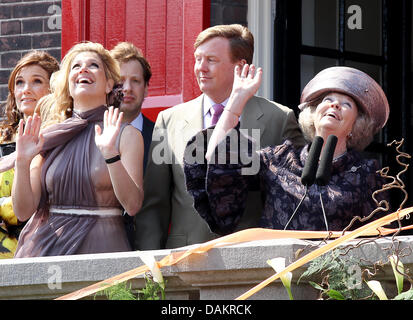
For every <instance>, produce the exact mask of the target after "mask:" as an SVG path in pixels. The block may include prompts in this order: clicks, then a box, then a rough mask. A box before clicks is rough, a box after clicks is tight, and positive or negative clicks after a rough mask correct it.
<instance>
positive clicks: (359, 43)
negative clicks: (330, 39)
mask: <svg viewBox="0 0 413 320" xmlns="http://www.w3.org/2000/svg"><path fill="white" fill-rule="evenodd" d="M345 8H346V9H345V10H346V15H345V16H346V21H345V40H344V41H345V42H344V43H345V50H346V51H354V52H358V53H365V54H374V55H378V56H381V52H382V37H381V36H382V0H351V1H346V6H345Z"/></svg>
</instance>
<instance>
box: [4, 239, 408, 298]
mask: <svg viewBox="0 0 413 320" xmlns="http://www.w3.org/2000/svg"><path fill="white" fill-rule="evenodd" d="M397 241H399V243H398V247H397V248H398V249H399V250H401V251H400V252H404V253H408V255H405V256H403V257H402V258H401V259H402V262H403V263H404V266H405V268H406V269H405V270H407V269H410V270H412V265H413V254H412V253H411V251H408V250H407V248H409V247H411V246H412V244H413V237H411V236H400V237H398V238H397ZM351 243H352V244H353V245H357V244H358V240H357V241H354V242H351ZM318 244H320V243H319V242H315V241H311V242H310V241H303V240H294V239H278V240H266V241H253V242H247V243H243V244H237V245H232V246H225V247H220V248H213V249H211V250H209V251H208V252H206V253H203V254H193V255H191V256H189V257H187V258H186V259H185V260H183V261H181V262H180V263H178V264H176V265H172V266H169V267H164V268H162V273H163V276H164V278H165V279H166V281H167V287H166V298H167V299H168V300H174V299H182V300H185V299H188V300H197V299H200V300H226V299H229V300H232V299H235V298H237V297H238V296H240V295H241V294H243V293H245V292H246V291H248V290H249V289H251V288H252V287H254V286H255V285H257V284H258V283H260V282H262V281H263V280H265V279H266V278H268V277H270V276H271V275H273V274H274V271H273V270H272V269H271V268H270V267H269V266H268V265H267V263H266V261H267V260H268V259H271V258H276V257H284V258H286V260H287V264H290V263H291V262H293V261H295V260H296V259H297V254H298V253H299V252H300V251H302V250H304V252H302V253H308V252H309V251H308V250H310V248H311V247H310V246H309V245H318ZM391 245H392V241H391V238H382V239H379V240H375V241H371V242H369V243H367V244H364V245H362V246H360V247H358V248H356V249H353V250H352V251H350V253H349V254H350V255H351V257H352V258H354V259H356V261H360V262H371V263H374V262H378V261H382V262H383V263H385V262H387V258H388V256H389V255H390V254H391V252H390V251H389V248H391ZM313 248H314V247H313ZM182 250H184V248H181V249H174V250H157V251H149V253H151V254H153V255H154V256H155V259H156V260H157V261H160V260H161V259H162V258H163V257H164V256H166V255H168V254H170V253H171V252H173V251H182ZM300 257H301V256H300ZM141 265H142V261H141V259H140V258H139V252H138V251H135V252H123V253H110V254H88V255H73V256H61V257H42V258H24V259H5V260H0V299H54V298H56V297H59V296H62V295H64V294H67V293H70V292H73V291H75V290H78V289H80V288H84V287H86V286H88V285H91V284H94V283H96V282H99V281H102V280H106V279H108V278H110V277H113V276H115V275H118V274H121V273H123V272H126V271H129V270H132V269H134V268H137V267H139V266H141ZM304 270H306V266H304V267H300V268H299V269H297V270H295V271H294V272H293V285H292V293H293V296H294V299H295V300H314V299H317V297H318V294H319V293H318V291H317V290H315V289H314V288H313V287H311V286H310V285H309V284H308V281H309V280H313V281H316V282H317V281H318V282H319V281H320V279H314V278H310V279H304V280H302V281H300V284H299V285H297V280H298V278H299V277H300V275H301V274H302V272H303V271H304ZM358 271H359V272H357V268H352V269H351V270H348V272H351V273H354V275H355V277H357V276H358V277H361V270H358ZM360 279H361V278H360ZM375 279H376V280H380V281H381V282H382V284H383V285H384V290H385V291H386V293H387V294H388V297H389V298H391V297H394V296H395V281H394V275H393V272H392V271H391V267H390V264H389V263H386V264H385V265H384V266H383V267H381V268H380V269H379V272H378V274H377V276H376V277H375ZM356 280H357V279H356ZM405 282H407V281H405ZM131 284H132V287H133V288H142V287H143V285H144V281H143V277H142V275H141V276H138V277H136V278H134V279H133V280H132V281H131ZM405 288H408V283H405ZM94 298H96V299H101V298H104V297H103V296H102V295H92V296H89V297H87V298H86V299H94ZM250 299H270V300H285V299H288V295H287V293H286V290H285V289H284V287H283V286H282V284H281V282H280V281H279V280H277V281H275V282H273V283H272V284H270V285H269V286H267V287H265V288H264V289H263V290H261V291H259V292H258V293H257V294H255V295H253V296H252V297H251V298H250Z"/></svg>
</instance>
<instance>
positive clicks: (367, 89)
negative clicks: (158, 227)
mask: <svg viewBox="0 0 413 320" xmlns="http://www.w3.org/2000/svg"><path fill="white" fill-rule="evenodd" d="M234 72H235V80H234V85H233V90H232V93H231V96H230V99H229V102H228V104H227V106H226V108H225V111H226V112H224V113H223V114H222V116H221V118H220V120H219V121H218V123H217V125H216V127H215V128H214V131H213V133H212V135H211V137H210V139H209V142H208V144H207V151H206V155H205V158H206V161H195V162H194V161H189V160H188V156H189V155H191V153H190V152H189V151H190V150H194V145H193V144H195V145H196V144H198V143H199V141H201V143H203V142H202V141H203V140H204V139H198V138H199V136H200V135H201V136H204V137H207V133H206V130H204V132H201V133H199V134H198V135H197V136H195V137H194V138H193V139H192V140H191V141H190V142H189V143H188V146H187V150H188V153H186V159H185V175H186V181H187V189H188V192H189V193H190V194H191V195H192V196H193V198H194V206H195V208H196V209H197V211H198V213H199V214H200V215H201V216H202V217H203V219H204V220H205V221H206V222H207V223H208V225H209V227H210V228H211V230H212V231H213V232H216V233H218V234H228V233H231V232H233V231H234V230H235V228H236V227H237V224H238V222H239V220H240V218H241V216H242V214H243V211H244V209H245V203H246V199H247V196H248V191H249V190H254V189H260V190H261V192H262V195H263V197H262V198H263V207H264V209H263V212H262V216H261V220H260V227H263V228H272V229H284V228H286V227H287V229H294V230H325V229H326V227H327V229H328V230H331V231H340V230H343V229H344V228H345V227H346V226H348V224H349V223H350V221H351V220H352V219H353V217H354V216H361V217H363V216H367V215H369V214H370V213H371V212H372V211H373V210H374V209H375V208H376V205H375V202H374V201H373V199H372V193H373V192H374V191H375V190H378V189H380V188H381V186H382V184H383V181H382V178H381V177H380V176H379V174H378V173H377V172H376V171H377V170H378V163H377V161H376V160H369V159H364V158H362V157H361V155H360V151H362V150H363V149H364V148H365V147H366V146H367V145H368V144H369V143H370V142H371V141H372V139H373V137H374V135H375V134H376V133H377V132H378V131H379V130H380V129H381V128H382V127H383V126H384V125H385V124H386V121H387V119H388V116H389V105H388V102H387V98H386V96H385V94H384V92H383V90H382V89H381V87H380V86H379V85H378V84H377V83H376V82H375V81H374V80H373V79H372V78H371V77H369V76H368V75H367V74H365V73H364V72H361V71H359V70H357V69H354V68H349V67H332V68H328V69H325V70H323V71H321V72H320V73H319V74H317V75H316V76H315V77H314V78H313V79H312V80H311V81H310V82H309V83H308V84H307V86H306V87H305V88H304V90H303V93H302V96H301V104H300V106H299V108H300V109H301V110H302V111H301V113H300V115H299V120H298V121H299V123H300V126H301V128H302V131H303V133H304V136H305V138H306V140H307V141H308V144H307V145H305V146H304V147H303V146H294V145H293V144H292V143H291V142H290V141H288V140H287V141H285V142H284V143H283V144H281V145H279V146H271V147H267V148H264V149H261V150H259V151H257V152H256V156H257V158H259V161H260V162H259V164H260V165H259V170H258V172H257V174H253V175H250V174H245V171H244V173H243V170H242V169H245V167H246V166H248V165H244V164H243V163H241V161H238V163H229V164H228V163H222V162H220V160H219V159H218V161H216V160H217V154H219V150H223V149H222V148H220V145H222V144H226V147H227V149H226V150H227V153H226V156H225V157H224V158H225V159H230V158H231V152H232V153H233V150H231V143H230V142H231V139H228V138H227V139H226V137H228V136H229V135H230V134H229V133H230V132H233V130H236V131H237V132H238V134H239V135H242V133H241V132H239V126H238V122H239V115H240V114H241V112H242V110H243V108H244V107H245V101H247V100H248V99H249V97H251V96H252V95H254V94H255V93H256V91H257V90H258V88H259V85H260V82H261V76H262V70H261V69H260V68H258V69H256V68H255V67H254V66H253V65H251V66H248V65H244V67H243V68H242V70H241V68H238V67H237V68H236V69H235V71H234ZM330 135H334V136H336V137H337V144H336V147H335V150H334V154H333V156H332V158H333V159H332V164H331V179H330V180H329V182H328V183H327V185H318V184H312V185H309V186H304V185H303V184H302V181H301V177H302V173H303V169H304V167H305V164H306V162H307V161H308V158H309V151H310V150H311V149H310V148H311V141H313V138H314V137H315V136H319V137H322V138H323V141H324V143H325V141H326V140H327V139H328V137H329V136H330ZM197 137H198V138H197ZM198 146H199V145H198ZM202 146H204V144H202ZM324 147H325V145H324V146H323V149H324ZM249 148H250V149H251V146H250V147H249ZM323 151H324V150H322V151H321V154H323ZM239 152H243V151H242V148H240V151H239ZM247 152H248V151H247ZM249 152H250V153H251V151H249ZM238 156H239V157H238V159H240V158H242V155H240V154H238ZM221 160H222V158H221ZM249 165H250V164H249ZM298 206H299V209H298V212H297V213H296V214H295V210H296V208H297V207H298ZM293 213H294V214H293ZM250 227H254V226H250Z"/></svg>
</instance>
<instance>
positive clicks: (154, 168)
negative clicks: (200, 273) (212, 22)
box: [135, 25, 304, 250]
mask: <svg viewBox="0 0 413 320" xmlns="http://www.w3.org/2000/svg"><path fill="white" fill-rule="evenodd" d="M253 53H254V37H253V35H252V34H251V32H250V31H249V30H248V29H247V28H245V27H243V26H241V25H221V26H214V27H211V28H208V29H206V30H204V31H202V32H201V33H200V34H199V35H198V37H197V40H196V42H195V65H194V73H195V76H196V78H197V81H198V85H199V88H200V89H201V91H202V95H200V96H199V97H197V98H195V99H193V100H191V101H188V102H185V103H182V104H180V105H177V106H174V107H172V108H169V109H166V110H164V111H162V112H160V113H159V115H158V118H157V120H156V123H155V128H154V131H153V137H152V144H151V149H150V152H149V159H148V165H147V168H146V173H145V179H144V192H145V198H144V202H143V205H142V208H141V210H140V212H139V213H138V214H137V215H136V243H135V248H136V249H139V250H147V249H162V248H176V247H182V246H186V245H190V244H194V243H200V242H205V241H207V240H210V239H213V238H216V237H217V235H216V234H214V233H212V232H211V231H210V230H209V228H208V225H207V224H206V222H205V221H204V220H203V219H202V218H201V217H200V216H199V214H198V213H197V212H196V211H195V209H194V207H193V199H192V197H191V196H190V195H189V193H188V192H187V190H186V184H185V176H184V171H183V155H184V150H185V147H186V144H187V142H188V141H189V140H190V139H191V138H192V136H194V135H195V134H196V133H198V132H199V131H201V130H202V129H203V128H208V127H210V126H212V125H214V123H215V121H214V118H216V117H217V114H216V113H219V112H218V111H215V110H216V105H217V104H219V105H220V108H222V107H224V108H225V106H226V104H227V102H228V98H229V96H230V94H231V90H232V85H233V81H234V68H235V66H236V65H239V66H242V65H244V64H245V63H248V64H251V63H252V57H253ZM221 112H222V109H221ZM240 126H241V128H242V129H248V130H249V131H251V130H252V129H258V130H257V131H259V136H258V137H257V140H258V141H257V142H259V145H260V146H261V147H265V146H269V145H277V144H281V143H282V142H283V141H284V140H285V139H287V138H288V139H290V140H292V141H293V142H294V143H296V144H297V145H299V144H304V139H303V136H302V133H301V130H300V129H299V127H298V123H297V120H296V118H295V115H294V112H293V110H291V109H289V108H287V107H285V106H282V105H280V104H277V103H275V102H272V101H269V100H267V99H264V98H261V97H255V96H254V97H252V98H251V99H250V100H249V101H248V103H247V106H246V107H245V109H244V111H243V113H242V114H241V117H240ZM162 157H163V159H162ZM261 207H262V205H261V199H260V195H259V193H257V192H250V194H249V195H248V202H247V208H246V210H245V212H244V216H243V219H242V220H241V222H240V224H239V227H240V228H241V229H242V228H249V227H256V226H257V225H258V221H259V218H260V213H261V212H262V210H261V209H260V208H261Z"/></svg>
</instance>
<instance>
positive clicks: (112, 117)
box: [95, 107, 123, 159]
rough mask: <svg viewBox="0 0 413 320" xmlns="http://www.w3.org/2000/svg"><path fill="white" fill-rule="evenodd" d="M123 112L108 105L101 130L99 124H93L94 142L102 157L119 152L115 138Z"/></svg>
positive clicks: (112, 155) (109, 156)
mask: <svg viewBox="0 0 413 320" xmlns="http://www.w3.org/2000/svg"><path fill="white" fill-rule="evenodd" d="M122 118H123V112H120V113H119V108H113V107H109V110H106V111H105V114H104V116H103V131H102V129H101V127H100V126H99V125H96V126H95V143H96V146H97V147H98V148H99V150H100V152H101V153H102V156H103V158H105V159H109V158H113V157H115V156H117V155H118V154H119V151H118V149H117V148H116V140H117V138H118V135H119V132H120V126H121V123H122Z"/></svg>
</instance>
